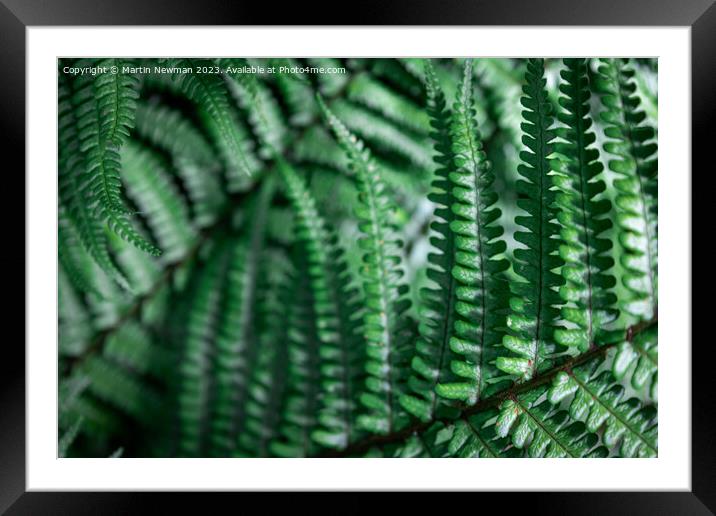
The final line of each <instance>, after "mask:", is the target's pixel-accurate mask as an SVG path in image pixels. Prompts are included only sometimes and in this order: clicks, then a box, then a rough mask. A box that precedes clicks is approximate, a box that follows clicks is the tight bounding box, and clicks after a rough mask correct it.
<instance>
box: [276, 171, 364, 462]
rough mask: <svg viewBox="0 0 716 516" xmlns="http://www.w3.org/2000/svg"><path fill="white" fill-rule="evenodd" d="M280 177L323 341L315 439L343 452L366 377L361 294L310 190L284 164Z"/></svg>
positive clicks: (319, 332)
mask: <svg viewBox="0 0 716 516" xmlns="http://www.w3.org/2000/svg"><path fill="white" fill-rule="evenodd" d="M278 166H279V171H280V172H281V175H282V177H283V179H284V181H285V182H286V186H287V191H288V196H289V197H290V199H291V202H292V204H293V208H294V211H295V214H296V219H297V224H296V230H297V233H298V234H297V237H298V239H299V240H300V241H301V242H303V247H304V250H305V253H306V257H307V260H308V263H309V269H308V273H309V276H310V280H311V289H312V291H313V299H314V303H315V304H314V311H315V313H316V322H317V325H318V337H319V339H320V340H321V350H320V353H321V359H322V364H321V376H322V384H323V389H324V396H323V397H322V399H321V406H322V408H321V410H320V414H319V422H320V429H319V430H316V431H315V432H314V433H313V438H314V439H315V440H316V441H317V442H319V443H320V444H322V445H324V446H328V447H334V448H343V447H345V446H346V445H347V444H348V443H349V442H351V441H352V440H353V439H354V437H355V434H356V429H355V421H354V414H355V413H356V410H357V408H358V402H357V394H358V392H359V390H360V387H359V381H360V377H361V376H362V374H361V373H362V367H363V364H362V355H361V353H360V345H361V342H360V341H359V340H358V339H356V335H357V332H356V326H357V324H356V321H355V317H354V316H355V314H356V311H357V305H356V303H355V301H354V300H355V297H356V294H357V292H356V291H355V290H351V289H349V287H348V281H349V280H350V278H349V277H348V273H347V270H346V264H345V260H344V257H343V251H342V250H341V249H340V248H339V247H338V245H337V241H336V238H335V236H333V235H332V232H331V230H330V229H329V228H328V227H327V224H326V222H325V221H324V220H323V218H322V217H321V215H320V214H319V213H318V210H317V208H316V203H315V200H314V199H313V198H312V196H311V194H310V192H309V191H308V189H307V186H306V184H305V183H304V182H303V180H302V179H301V178H300V177H299V176H298V174H296V172H295V171H294V170H293V169H292V168H291V167H290V166H289V165H288V164H287V163H285V162H283V161H279V165H278Z"/></svg>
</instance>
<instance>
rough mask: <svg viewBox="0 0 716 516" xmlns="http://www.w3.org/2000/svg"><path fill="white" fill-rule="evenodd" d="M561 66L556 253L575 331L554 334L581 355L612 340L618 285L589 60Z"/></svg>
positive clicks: (568, 315) (564, 311) (566, 313)
mask: <svg viewBox="0 0 716 516" xmlns="http://www.w3.org/2000/svg"><path fill="white" fill-rule="evenodd" d="M564 64H565V69H564V70H562V73H561V75H562V79H563V83H562V84H560V87H559V88H560V91H561V92H562V96H561V97H560V99H559V103H560V105H561V107H562V111H561V112H560V113H559V120H560V122H562V123H563V124H564V125H565V126H566V127H564V128H560V130H559V131H558V135H559V136H560V138H562V139H563V140H564V142H560V143H557V144H556V145H555V148H556V150H557V152H559V153H561V154H562V155H563V157H564V158H563V159H562V160H560V161H555V162H554V163H555V165H556V166H555V169H556V171H557V175H555V176H553V178H554V181H555V184H556V185H557V187H558V188H559V189H560V190H561V192H560V193H559V194H558V195H557V204H558V205H559V208H560V209H559V212H558V215H557V218H558V220H559V222H560V223H561V225H562V229H561V236H562V240H563V244H562V245H561V246H560V249H559V253H560V256H561V257H562V259H563V260H564V261H565V265H564V266H563V267H562V276H563V277H564V279H565V280H566V284H565V285H563V286H562V287H561V288H560V295H561V296H562V298H563V299H564V300H565V301H566V302H567V305H565V306H564V307H563V308H562V316H563V317H564V319H565V320H566V321H568V322H569V323H571V324H572V325H573V327H571V328H562V329H558V330H556V331H555V339H556V340H557V342H558V343H560V344H562V345H563V346H567V347H569V348H572V349H574V350H576V351H578V352H584V351H586V350H588V349H589V348H590V347H592V346H594V345H597V344H600V343H603V342H605V341H608V340H610V339H611V338H612V336H611V335H610V334H609V333H608V332H606V331H605V330H604V328H605V327H606V326H607V325H608V324H609V323H611V322H613V321H614V320H615V319H616V317H617V315H618V311H617V310H616V308H615V305H616V296H615V295H614V293H613V292H611V290H610V289H612V288H613V287H614V285H615V283H616V281H615V280H614V276H612V275H611V274H609V273H608V272H607V271H608V270H609V269H610V268H611V267H612V266H613V265H614V260H613V258H612V257H611V256H609V254H608V253H609V251H610V250H611V248H612V244H611V241H610V240H609V239H607V238H605V237H604V236H602V234H603V233H604V232H605V231H606V230H607V229H609V228H610V227H611V225H612V223H611V221H610V220H609V219H608V218H607V217H606V216H607V214H608V213H609V210H610V209H611V203H610V202H609V199H605V198H598V196H599V195H600V194H602V193H603V192H604V190H605V189H606V185H605V183H604V181H603V180H602V179H601V175H600V174H601V173H602V170H603V168H604V167H603V166H602V164H601V163H600V162H599V161H598V157H599V151H598V150H597V149H595V148H593V147H592V144H593V143H594V141H595V139H596V137H595V135H594V132H593V131H591V130H590V128H591V126H592V119H591V118H590V116H589V98H590V92H589V85H588V83H587V62H586V60H585V59H565V60H564ZM620 335H621V333H620Z"/></svg>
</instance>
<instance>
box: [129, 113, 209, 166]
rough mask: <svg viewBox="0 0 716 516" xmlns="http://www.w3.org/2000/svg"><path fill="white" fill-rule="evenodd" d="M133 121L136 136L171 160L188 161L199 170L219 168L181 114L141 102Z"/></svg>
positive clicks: (200, 135)
mask: <svg viewBox="0 0 716 516" xmlns="http://www.w3.org/2000/svg"><path fill="white" fill-rule="evenodd" d="M135 122H136V128H135V129H136V131H137V134H139V135H140V136H141V137H142V138H144V139H145V140H148V141H149V142H151V143H152V144H153V145H156V146H157V147H159V148H160V149H163V150H165V151H166V152H167V153H169V154H170V155H171V156H172V159H173V160H174V161H181V160H190V161H192V162H194V163H196V164H197V165H198V166H201V167H202V168H206V169H209V170H213V169H215V168H218V166H219V163H218V159H217V157H216V155H215V152H214V150H213V149H212V148H211V145H210V144H209V142H207V141H206V139H205V138H204V135H202V133H201V131H199V130H198V129H197V128H196V127H194V125H193V124H192V123H191V122H190V121H189V120H188V119H187V118H185V117H184V116H183V115H182V113H181V112H180V111H178V110H175V109H172V108H170V107H167V106H165V105H162V104H160V103H158V102H146V101H140V102H138V103H137V113H136V118H135Z"/></svg>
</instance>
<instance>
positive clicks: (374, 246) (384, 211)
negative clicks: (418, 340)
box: [319, 98, 410, 433]
mask: <svg viewBox="0 0 716 516" xmlns="http://www.w3.org/2000/svg"><path fill="white" fill-rule="evenodd" d="M319 104H320V106H321V108H322V110H323V113H324V116H325V118H326V120H327V121H328V124H329V125H330V127H331V130H332V131H333V133H334V134H335V137H336V139H337V140H338V143H339V144H340V145H341V147H342V148H343V150H344V152H345V153H346V154H347V155H348V158H349V161H350V165H351V168H352V170H353V172H354V173H355V176H356V180H357V182H358V191H359V195H358V205H357V206H356V216H357V217H358V219H359V228H360V231H361V233H362V237H361V238H360V240H359V241H358V246H359V248H360V249H361V251H362V252H363V265H362V267H361V275H362V276H363V290H364V295H365V301H364V303H365V306H366V310H365V315H364V318H363V322H364V328H363V332H364V336H365V339H366V346H367V347H366V354H367V361H366V364H365V368H366V369H365V370H366V372H367V373H368V378H367V379H366V384H365V387H366V390H367V392H364V393H363V394H361V396H360V400H361V403H362V404H363V406H364V408H365V409H366V413H365V414H363V415H361V416H359V418H358V424H359V426H360V427H361V428H363V429H364V430H367V431H369V432H373V433H389V432H391V431H393V430H394V429H396V428H399V427H400V426H402V425H403V424H405V421H406V418H405V414H404V413H403V412H402V410H401V407H400V404H399V401H398V400H399V397H400V394H401V393H402V390H403V386H402V382H403V378H404V376H405V374H406V372H407V370H406V369H407V368H406V364H405V360H406V358H407V356H406V353H407V350H406V344H407V343H406V337H408V333H407V327H406V322H407V321H406V320H405V317H404V313H405V311H406V310H407V309H408V307H409V305H410V301H409V300H407V299H405V296H406V294H407V291H408V287H407V285H401V284H400V278H401V277H402V275H403V271H402V270H401V269H400V268H399V263H400V258H399V256H400V254H399V252H400V247H401V242H399V241H398V240H396V239H395V237H394V227H393V226H392V225H391V224H390V222H389V217H390V212H391V210H392V209H393V207H392V205H391V202H390V200H389V199H388V197H387V196H386V194H385V183H384V182H383V179H382V177H381V174H380V171H379V170H378V168H377V167H376V165H375V163H374V162H373V161H372V159H371V156H370V151H369V150H368V149H367V148H366V147H365V145H364V144H363V142H362V141H360V140H359V139H357V138H356V137H355V136H354V135H352V134H351V133H350V132H349V131H348V129H347V128H346V126H345V125H343V123H342V122H341V121H340V120H339V119H338V118H337V117H336V116H335V115H334V114H333V113H332V112H331V111H330V110H329V109H328V107H327V106H326V105H325V104H324V103H323V101H322V100H321V99H320V98H319Z"/></svg>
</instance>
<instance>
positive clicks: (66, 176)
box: [58, 75, 128, 291]
mask: <svg viewBox="0 0 716 516" xmlns="http://www.w3.org/2000/svg"><path fill="white" fill-rule="evenodd" d="M60 77H61V78H62V77H63V76H62V75H61V76H60ZM71 97H72V89H71V85H70V84H69V81H67V80H66V79H64V78H62V79H61V80H60V82H59V85H58V127H59V138H58V139H59V141H58V146H59V155H58V175H59V177H58V189H59V198H60V206H61V207H60V213H59V218H60V223H59V242H58V244H59V246H60V249H59V252H60V258H61V259H62V258H63V256H64V259H65V261H66V262H67V263H66V265H67V266H68V267H69V269H73V266H72V264H71V263H69V262H68V260H70V258H69V255H71V254H73V253H75V251H73V250H72V246H74V245H76V241H77V240H79V242H81V244H82V246H83V247H84V249H85V250H86V251H87V253H88V254H89V255H90V256H92V258H93V259H94V260H95V262H96V263H97V265H98V266H99V268H100V269H102V270H103V271H104V272H105V273H106V274H107V275H108V276H109V277H110V278H112V279H113V280H114V281H116V282H117V283H118V284H119V285H121V286H122V287H124V288H128V282H127V279H126V278H125V277H124V275H123V274H122V272H121V271H120V270H119V269H118V268H117V266H116V264H115V263H114V261H113V259H112V257H111V255H110V253H109V249H108V244H107V238H106V235H105V233H104V229H103V228H102V223H101V221H100V220H98V219H97V218H96V217H95V214H94V213H93V210H92V209H91V207H90V205H89V202H88V200H87V199H86V191H87V187H86V179H85V168H84V160H83V158H82V153H81V152H80V143H79V135H78V131H77V120H76V118H75V111H74V107H73V105H72V99H71ZM74 234H76V235H77V238H76V239H75V238H73V235H74ZM73 276H74V278H75V281H83V280H82V279H81V278H79V277H78V275H77V273H75V274H73ZM89 290H92V291H95V290H96V288H94V287H93V288H91V289H89Z"/></svg>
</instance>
